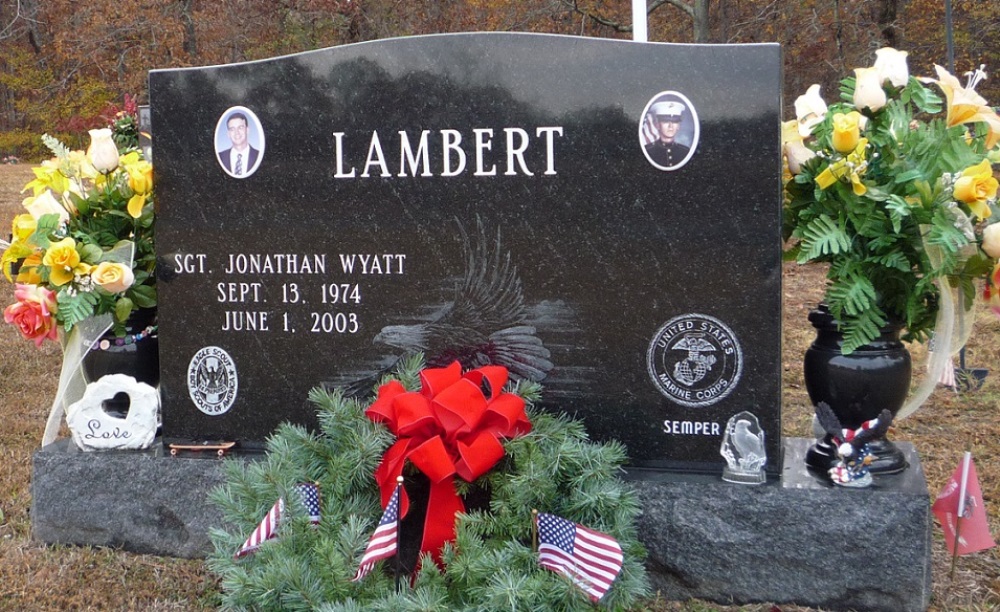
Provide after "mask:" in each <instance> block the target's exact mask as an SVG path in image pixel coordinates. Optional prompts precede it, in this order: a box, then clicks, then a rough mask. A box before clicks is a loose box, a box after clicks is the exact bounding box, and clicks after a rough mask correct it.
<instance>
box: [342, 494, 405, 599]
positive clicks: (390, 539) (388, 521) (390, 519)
mask: <svg viewBox="0 0 1000 612" xmlns="http://www.w3.org/2000/svg"><path fill="white" fill-rule="evenodd" d="M400 488H401V487H399V486H397V487H396V490H395V491H393V493H392V497H390V498H389V503H388V505H386V507H385V512H383V513H382V519H381V520H380V521H379V522H378V527H376V528H375V533H373V534H372V537H371V539H370V540H368V548H366V549H365V554H364V556H363V557H361V565H360V566H359V567H358V572H357V573H356V574H354V578H351V582H357V581H358V580H361V579H362V578H364V577H365V576H367V575H368V573H369V572H371V571H372V569H373V568H374V567H375V563H376V562H377V561H381V560H382V559H388V558H389V557H391V556H393V555H394V554H396V548H397V544H398V541H399V537H398V536H399V489H400Z"/></svg>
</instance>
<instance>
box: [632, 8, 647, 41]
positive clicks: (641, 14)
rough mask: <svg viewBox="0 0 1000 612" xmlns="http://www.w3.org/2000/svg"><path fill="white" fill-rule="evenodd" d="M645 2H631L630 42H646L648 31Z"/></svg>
mask: <svg viewBox="0 0 1000 612" xmlns="http://www.w3.org/2000/svg"><path fill="white" fill-rule="evenodd" d="M647 10H648V9H647V8H646V0H632V40H634V41H635V42H648V41H649V30H648V28H647V27H646V11H647Z"/></svg>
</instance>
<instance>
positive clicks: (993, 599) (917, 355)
mask: <svg viewBox="0 0 1000 612" xmlns="http://www.w3.org/2000/svg"><path fill="white" fill-rule="evenodd" d="M30 178H31V170H30V167H29V166H28V165H13V166H11V165H0V230H2V231H3V234H4V236H5V237H6V234H7V227H9V223H10V220H11V218H12V217H13V216H14V215H15V214H17V213H19V212H21V209H20V202H21V199H22V196H21V195H20V193H19V192H20V189H21V187H22V186H23V185H24V183H26V182H27V181H28V180H30ZM822 282H823V281H822V272H821V271H820V270H818V269H815V268H799V267H796V266H792V265H786V267H785V270H784V288H783V291H784V325H783V342H784V344H783V347H784V348H783V350H784V355H783V357H784V361H783V363H784V376H783V382H784V386H783V430H784V434H785V435H789V436H799V437H807V436H809V435H810V434H809V432H810V421H811V416H812V411H811V407H810V405H809V401H808V398H807V396H806V393H805V388H804V384H803V380H802V365H801V363H802V355H803V354H804V352H805V350H806V348H807V347H808V345H809V343H810V342H811V341H812V338H813V332H812V329H811V327H809V324H808V322H807V321H806V315H807V314H808V312H809V310H810V309H811V308H813V307H814V305H815V304H816V303H817V302H818V301H819V298H820V295H821V291H822ZM5 283H6V281H4V282H3V283H0V306H3V305H6V304H7V303H9V302H10V301H11V300H12V299H13V290H12V288H11V287H10V286H8V285H6V284H5ZM978 318H979V320H978V322H977V327H976V333H975V336H974V337H973V339H972V341H971V342H970V343H969V346H968V364H969V367H986V368H990V369H992V370H993V372H992V373H991V375H990V376H989V377H988V378H987V381H986V384H985V385H984V387H983V388H982V389H981V390H980V391H978V392H977V393H974V394H964V395H957V394H955V393H953V392H950V391H948V390H945V389H938V391H936V392H935V393H934V395H932V396H931V398H930V399H929V400H928V402H927V404H926V405H925V406H924V407H923V408H922V409H921V410H920V411H918V412H917V413H916V414H915V415H913V416H912V417H910V418H908V419H905V420H903V421H901V422H900V423H898V424H896V425H895V426H894V428H893V431H892V433H891V434H890V435H891V437H893V438H894V439H896V440H905V441H909V442H912V443H913V444H914V445H916V448H917V449H918V451H919V453H920V456H921V459H922V461H923V467H924V471H925V473H926V475H927V481H928V484H929V486H930V490H931V494H932V495H933V494H934V493H936V492H937V491H938V490H940V488H941V487H942V485H943V484H944V483H945V482H946V481H947V479H948V477H949V476H950V475H951V473H952V471H953V470H954V469H955V467H956V466H957V465H958V463H959V461H960V459H961V456H962V453H963V452H964V451H965V450H967V449H968V450H971V451H972V452H973V455H974V457H975V460H976V465H977V468H978V471H979V478H980V481H981V484H982V487H983V494H984V499H985V503H986V508H987V510H988V512H989V520H990V526H991V530H992V532H993V533H994V534H1000V529H998V527H1000V470H998V466H1000V422H998V419H997V416H998V407H1000V319H996V318H995V317H993V316H992V315H991V314H989V313H986V312H980V313H979V317H978ZM912 352H913V355H914V362H915V363H920V359H921V357H922V355H923V349H922V347H919V346H918V347H912ZM60 358H61V356H60V353H59V349H58V347H57V346H56V345H55V344H54V343H46V345H45V346H43V347H42V349H41V350H39V349H36V348H35V346H34V344H33V343H31V342H27V341H25V340H23V339H22V338H21V337H20V336H19V335H18V334H17V332H16V331H15V330H14V329H13V328H12V327H11V326H9V325H6V324H0V610H68V609H77V610H151V611H155V610H201V609H211V608H212V607H213V604H214V602H215V593H216V589H217V583H216V581H215V580H214V578H213V577H212V576H211V575H210V574H209V573H208V572H207V571H206V570H205V568H204V566H203V564H202V563H201V562H200V561H185V560H178V559H170V558H163V557H154V556H149V555H135V554H131V553H127V552H121V551H116V550H110V549H95V548H87V547H61V546H52V547H50V546H44V545H42V544H39V543H36V542H34V541H32V539H31V517H30V516H29V508H30V506H31V491H30V481H31V457H32V454H33V453H34V452H35V450H37V448H38V445H39V442H40V440H41V438H42V431H43V429H44V427H45V419H46V416H47V415H48V410H49V405H50V402H51V399H52V396H53V394H54V393H55V386H56V378H57V376H58V371H59V366H60ZM917 382H919V373H918V374H917V380H915V381H914V384H916V383H917ZM106 511H111V512H113V509H106ZM949 567H950V559H949V558H948V556H947V553H946V552H945V549H944V544H943V540H942V538H941V535H940V530H938V529H936V530H935V535H934V568H933V572H934V585H933V599H932V609H933V610H940V611H952V610H967V611H985V610H1000V549H996V548H994V549H992V550H990V551H986V552H983V553H979V554H976V555H972V556H969V557H963V558H961V559H959V562H958V567H957V569H956V571H955V574H954V578H953V579H949ZM872 571H878V569H877V568H872ZM651 608H652V609H653V610H656V611H666V610H677V611H687V612H694V611H705V610H741V611H744V612H751V611H758V610H761V611H764V610H767V611H773V610H778V609H780V610H785V611H794V610H799V611H802V610H806V608H798V607H795V606H781V608H777V607H772V606H770V605H756V606H744V607H741V608H725V607H720V606H717V605H714V604H707V603H704V602H665V601H662V600H657V601H653V602H651Z"/></svg>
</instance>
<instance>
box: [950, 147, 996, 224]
mask: <svg viewBox="0 0 1000 612" xmlns="http://www.w3.org/2000/svg"><path fill="white" fill-rule="evenodd" d="M953 195H954V196H955V199H956V200H958V201H959V202H964V203H965V204H968V205H969V210H971V211H972V214H974V215H976V217H978V218H979V219H986V218H987V217H989V216H990V214H991V211H990V207H989V205H988V204H987V203H986V201H987V200H992V199H993V198H995V197H997V180H996V179H995V178H993V168H992V167H991V166H990V160H988V159H984V160H983V161H981V162H980V163H978V164H976V165H975V166H970V167H968V168H966V169H965V170H963V171H962V176H960V177H959V178H958V180H957V181H955V189H954V191H953Z"/></svg>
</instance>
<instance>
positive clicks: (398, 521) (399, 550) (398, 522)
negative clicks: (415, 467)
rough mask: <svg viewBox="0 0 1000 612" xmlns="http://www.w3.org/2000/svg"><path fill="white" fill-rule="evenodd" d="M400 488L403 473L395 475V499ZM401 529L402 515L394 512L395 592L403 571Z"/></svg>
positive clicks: (398, 496)
mask: <svg viewBox="0 0 1000 612" xmlns="http://www.w3.org/2000/svg"><path fill="white" fill-rule="evenodd" d="M402 488H403V475H402V474H400V475H399V476H396V499H397V500H398V499H400V498H401V497H402V491H400V489H402ZM402 531H403V520H402V517H400V516H399V513H398V512H397V513H396V563H395V566H396V592H397V593H398V592H399V585H400V583H401V580H400V576H401V575H402V573H403V555H402V554H401V553H402V552H403V547H402V546H400V544H402V542H403V534H402Z"/></svg>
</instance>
